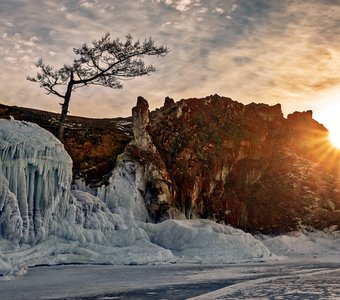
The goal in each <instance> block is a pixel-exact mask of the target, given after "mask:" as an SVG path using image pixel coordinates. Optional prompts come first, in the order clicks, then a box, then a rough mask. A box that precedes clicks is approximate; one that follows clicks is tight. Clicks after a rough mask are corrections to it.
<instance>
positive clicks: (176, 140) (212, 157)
mask: <svg viewBox="0 0 340 300" xmlns="http://www.w3.org/2000/svg"><path fill="white" fill-rule="evenodd" d="M165 104H166V105H164V107H162V108H160V109H159V110H156V111H154V112H152V113H151V114H149V112H148V105H147V102H146V101H145V100H144V99H141V98H140V99H138V103H137V106H136V107H135V108H134V109H133V133H134V141H133V142H132V144H129V146H128V147H127V148H126V151H125V154H126V155H128V156H129V159H130V160H134V161H137V162H138V163H139V164H140V165H142V166H143V170H144V172H143V180H144V181H145V183H146V188H145V189H144V191H143V193H144V199H145V202H146V203H147V207H148V210H149V212H150V214H151V215H152V216H153V217H154V220H156V221H157V220H162V219H164V218H168V217H171V211H176V214H177V215H179V214H178V212H181V213H182V214H184V215H185V217H186V218H195V217H203V218H211V219H214V220H217V221H224V222H226V223H229V224H232V225H234V226H237V227H239V228H242V229H246V230H248V231H253V230H255V231H261V232H266V233H278V232H283V231H289V230H293V229H296V228H297V227H298V226H300V225H301V224H304V225H312V226H315V227H325V226H329V225H332V224H337V225H338V224H339V219H338V218H337V217H336V216H338V215H339V211H337V210H338V209H340V197H339V194H338V193H337V189H336V188H337V182H336V177H335V176H333V175H334V174H333V173H332V172H331V171H330V170H329V168H328V166H329V165H330V164H326V163H324V164H322V163H321V162H320V160H318V159H317V158H318V156H317V155H316V152H315V151H313V150H310V148H311V147H313V145H315V144H313V143H320V144H322V145H323V146H324V147H328V148H330V145H329V143H328V142H327V141H326V137H327V130H326V129H325V128H324V127H323V126H322V125H320V124H318V123H317V122H316V121H314V120H313V119H312V115H311V112H306V113H295V114H293V115H291V116H289V117H288V119H285V118H284V117H283V114H282V112H281V107H280V105H275V106H268V105H265V104H254V103H252V104H249V105H243V104H240V103H238V102H235V101H233V100H231V99H229V98H224V97H219V96H217V95H215V96H210V97H207V98H204V99H187V100H181V101H179V102H177V103H174V102H172V101H169V99H167V101H166V103H165ZM312 142H313V143H312ZM313 157H314V158H315V159H314V160H313ZM170 208H171V209H170Z"/></svg>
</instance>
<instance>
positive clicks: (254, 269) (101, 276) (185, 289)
mask: <svg viewBox="0 0 340 300" xmlns="http://www.w3.org/2000/svg"><path fill="white" fill-rule="evenodd" d="M339 276H340V263H339V262H336V263H334V262H333V263H330V262H321V261H319V260H318V259H317V258H316V259H314V258H312V259H298V260H297V259H295V260H284V261H280V262H263V263H245V264H228V265H220V264H219V265H205V264H203V265H202V264H167V265H163V264H161V265H153V266H112V265H111V266H108V265H106V266H98V265H77V266H75V265H73V266H53V267H36V268H33V269H29V270H28V273H27V274H26V275H25V276H20V277H16V278H14V279H12V280H9V281H2V282H0V298H1V299H11V300H18V299H22V300H23V299H25V300H31V299H74V300H75V299H77V300H79V299H87V300H89V299H91V300H94V299H96V300H104V299H105V300H109V299H154V300H156V299H157V300H159V299H176V300H181V299H196V300H203V299H206V300H212V299H315V300H316V299H337V298H339V297H340V285H339Z"/></svg>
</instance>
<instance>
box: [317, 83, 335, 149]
mask: <svg viewBox="0 0 340 300" xmlns="http://www.w3.org/2000/svg"><path fill="white" fill-rule="evenodd" d="M339 92H340V91H339V89H336V90H334V91H332V92H330V93H328V94H327V95H324V97H323V99H322V100H323V101H322V104H321V103H320V104H321V105H322V106H323V108H322V109H320V110H319V111H318V113H316V114H315V119H316V120H317V121H319V122H320V123H322V124H323V125H324V126H325V127H326V128H327V129H328V130H329V136H328V139H329V141H330V142H331V144H332V145H333V146H334V147H335V148H338V149H340V101H339Z"/></svg>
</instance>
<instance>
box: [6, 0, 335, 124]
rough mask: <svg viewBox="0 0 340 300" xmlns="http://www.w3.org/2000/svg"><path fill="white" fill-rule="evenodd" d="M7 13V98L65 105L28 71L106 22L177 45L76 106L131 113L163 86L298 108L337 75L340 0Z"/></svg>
mask: <svg viewBox="0 0 340 300" xmlns="http://www.w3.org/2000/svg"><path fill="white" fill-rule="evenodd" d="M0 17H1V20H2V22H1V23H0V30H1V32H2V35H1V37H0V53H1V56H0V62H1V64H2V71H1V72H0V98H1V99H3V102H5V103H8V104H16V105H28V106H31V107H36V108H40V109H53V110H54V111H59V108H60V107H59V104H58V102H59V99H56V98H53V97H52V96H49V97H48V96H46V95H45V94H44V91H43V90H41V89H39V87H38V86H37V85H34V84H33V83H31V82H27V81H26V80H25V76H26V75H28V74H30V75H34V72H35V67H34V62H35V61H36V60H37V59H38V58H39V57H44V59H45V61H46V62H47V63H51V64H53V65H55V66H56V67H59V66H61V65H63V64H64V63H68V62H69V61H71V59H72V58H73V55H74V54H73V51H72V49H73V48H74V47H78V46H80V45H81V44H82V43H84V42H86V43H90V42H91V41H93V40H95V39H98V38H100V37H101V36H102V35H103V34H104V33H105V32H107V31H109V32H111V34H112V36H114V37H115V36H117V37H120V38H124V36H125V35H126V34H127V33H131V34H132V35H133V36H135V37H136V38H140V39H142V40H143V39H144V38H148V37H150V36H151V37H152V38H153V39H154V40H155V41H156V42H157V43H159V44H164V45H166V46H168V47H169V48H170V50H171V52H170V54H169V55H168V56H166V57H165V58H151V59H150V58H146V61H147V62H148V63H152V64H154V65H155V66H156V68H157V72H156V73H153V74H152V75H151V76H148V77H142V78H136V79H134V80H131V81H127V82H124V89H123V90H111V89H107V88H100V87H98V88H94V87H91V88H85V89H80V90H78V91H77V93H75V94H74V97H73V99H72V103H71V107H70V109H71V113H72V114H78V115H84V116H103V117H110V116H119V115H129V114H130V111H131V107H132V106H133V105H135V100H136V98H137V96H139V95H141V96H144V97H145V98H147V99H148V100H149V101H150V104H151V107H152V108H155V107H157V106H160V105H162V103H163V99H164V98H165V96H171V97H173V98H175V99H176V100H179V99H180V98H187V97H200V96H206V95H209V94H215V93H219V94H221V95H225V96H230V97H232V98H235V99H236V100H240V101H243V102H245V103H246V102H250V101H256V102H257V101H262V102H266V103H276V102H282V103H283V107H284V108H285V107H287V108H285V109H286V110H287V111H289V110H290V111H291V110H294V109H295V108H296V107H306V108H305V109H308V108H309V104H310V99H317V97H318V95H319V94H321V93H324V92H325V91H327V90H330V89H334V88H336V87H337V86H339V84H340V83H339V80H338V76H337V75H338V74H337V72H338V70H339V69H340V65H339V63H340V46H339V45H340V44H339V37H340V21H339V20H340V5H339V4H338V1H332V0H318V1H317V0H310V1H308V2H306V1H305V2H303V1H293V0H287V1H272V0H252V1H249V0H215V1H211V0H153V1H142V0H139V1H133V0H126V1H119V0H77V1H68V0H60V1H53V0H46V1H43V2H39V1H34V0H3V1H1V2H0ZM1 82H7V84H6V85H3V84H1ZM315 101H316V100H315ZM308 102H309V103H308ZM98 103H100V105H98Z"/></svg>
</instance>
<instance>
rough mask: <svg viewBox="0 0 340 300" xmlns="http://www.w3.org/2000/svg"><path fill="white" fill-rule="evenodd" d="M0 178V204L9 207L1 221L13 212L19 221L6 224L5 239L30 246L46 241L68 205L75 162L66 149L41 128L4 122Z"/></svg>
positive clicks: (1, 122)
mask: <svg viewBox="0 0 340 300" xmlns="http://www.w3.org/2000/svg"><path fill="white" fill-rule="evenodd" d="M0 177H1V187H2V193H5V194H3V197H1V202H5V201H6V203H7V205H5V206H3V207H2V211H1V218H8V215H9V213H10V212H9V211H8V210H9V209H10V210H11V211H13V213H14V214H15V219H16V220H17V221H12V220H11V222H10V223H9V222H5V223H6V225H3V226H2V236H7V237H11V238H12V239H13V238H16V239H17V240H19V241H20V242H30V243H34V242H37V241H39V240H43V239H44V238H46V237H47V236H48V234H49V231H50V230H52V231H53V229H54V228H50V221H51V219H52V218H53V217H55V212H56V208H57V207H58V206H59V205H62V206H64V207H66V206H67V205H68V199H69V197H68V194H69V186H70V182H71V179H72V160H71V158H70V157H69V155H68V154H67V153H66V151H65V150H64V147H63V145H62V144H61V143H60V142H59V141H58V140H57V139H56V138H55V137H54V136H53V135H52V134H51V133H49V132H47V131H46V130H44V129H42V128H41V127H39V126H38V125H35V124H32V123H28V122H19V121H14V120H12V121H8V120H2V119H1V120H0ZM4 178H5V179H4ZM6 180H7V183H6ZM7 186H8V190H9V191H10V192H6V189H7V188H6V187H7ZM15 198H16V201H15V200H14V199H15ZM15 202H16V203H17V205H18V208H19V212H20V218H19V215H18V213H17V211H16V207H15V206H16V204H14V203H15ZM8 204H10V205H8ZM20 219H21V220H20ZM13 222H16V225H13V224H12V225H10V224H11V223H13ZM2 223H3V224H4V222H2ZM21 223H22V224H21ZM13 226H14V227H15V229H14V228H13ZM13 230H14V231H15V232H13Z"/></svg>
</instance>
